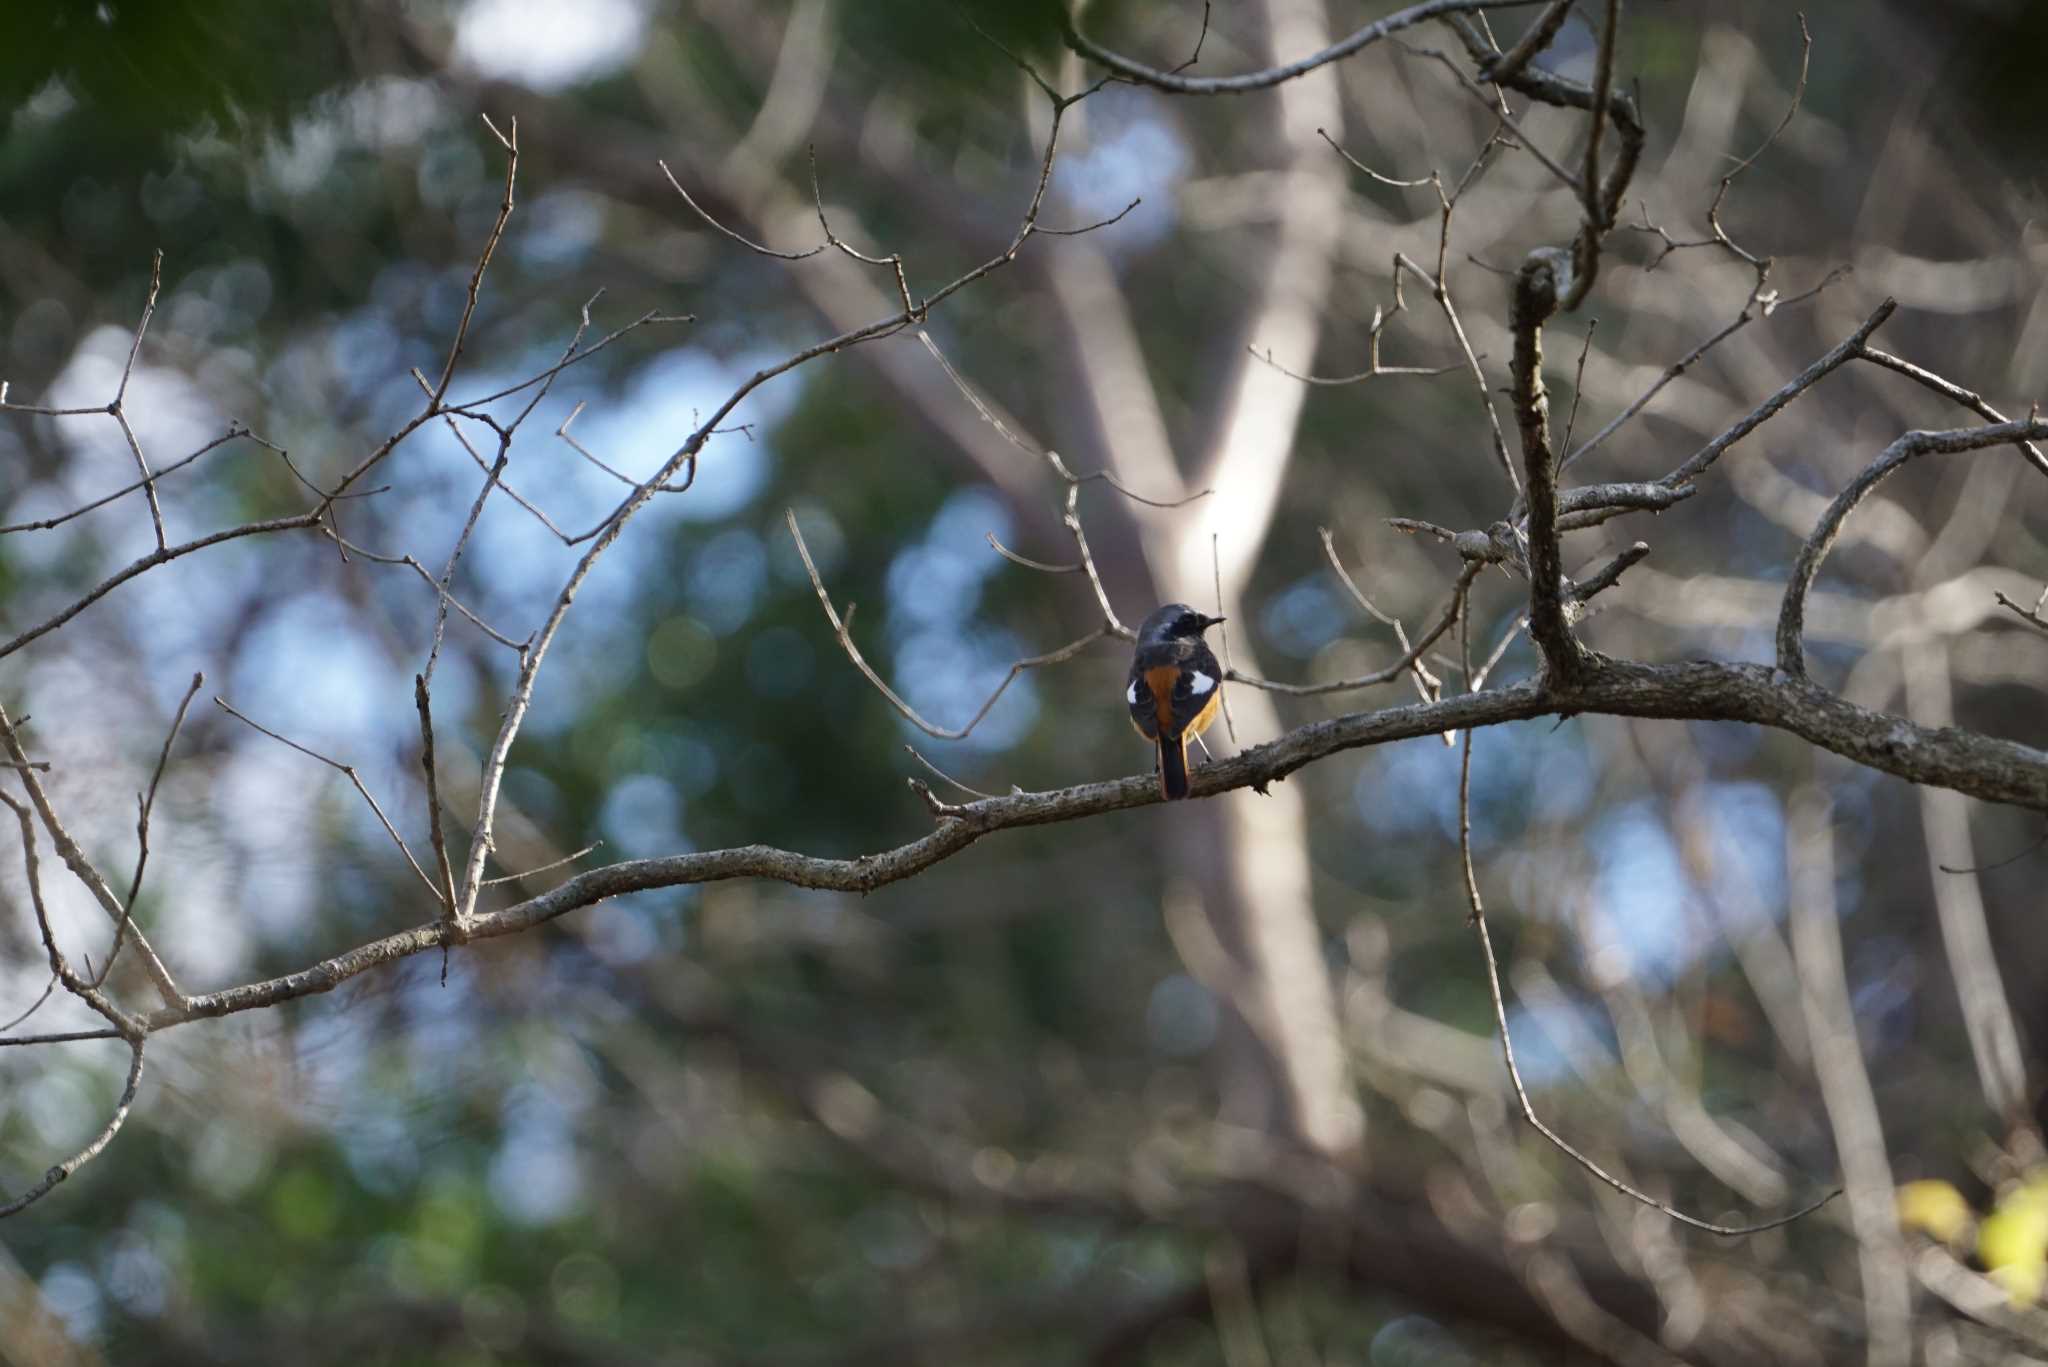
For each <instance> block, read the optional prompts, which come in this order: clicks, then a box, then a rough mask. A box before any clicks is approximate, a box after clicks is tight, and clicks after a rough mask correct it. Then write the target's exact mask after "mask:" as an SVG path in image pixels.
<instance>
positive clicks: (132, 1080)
mask: <svg viewBox="0 0 2048 1367" xmlns="http://www.w3.org/2000/svg"><path fill="white" fill-rule="evenodd" d="M99 1037H100V1036H99V1034H98V1032H96V1031H95V1032H91V1033H88V1034H74V1035H72V1036H70V1038H73V1039H93V1038H99ZM46 1038H47V1039H50V1040H54V1039H56V1038H57V1037H56V1036H49V1037H46ZM148 1039H149V1037H148V1036H147V1035H136V1036H135V1037H134V1038H132V1039H130V1040H129V1041H128V1049H129V1054H130V1057H129V1063H128V1079H127V1081H126V1082H125V1083H123V1084H122V1087H121V1097H120V1099H119V1100H118V1101H116V1102H115V1103H114V1113H113V1115H111V1116H109V1117H108V1118H107V1123H106V1124H105V1125H103V1126H101V1127H100V1132H99V1133H98V1134H96V1135H94V1136H93V1137H92V1139H91V1140H90V1141H89V1142H87V1144H86V1146H85V1147H84V1148H82V1149H80V1150H79V1151H78V1152H77V1153H74V1154H72V1155H71V1156H70V1157H69V1158H67V1159H65V1160H64V1161H63V1162H61V1163H59V1164H57V1165H56V1166H55V1167H53V1168H51V1169H49V1171H47V1172H45V1173H44V1174H43V1176H42V1180H41V1181H39V1182H37V1183H36V1184H35V1185H34V1186H32V1187H30V1188H29V1189H28V1190H27V1191H25V1192H23V1193H22V1194H21V1195H19V1196H17V1197H15V1198H14V1199H13V1200H11V1201H9V1202H7V1203H6V1204H4V1205H0V1219H5V1218H6V1217H7V1216H9V1215H14V1214H17V1213H18V1212H20V1211H23V1210H26V1209H28V1208H29V1207H30V1206H32V1205H34V1204H35V1203H36V1202H38V1201H40V1200H42V1199H43V1198H44V1197H45V1196H48V1195H49V1194H50V1192H51V1191H53V1190H54V1189H55V1188H56V1186H57V1184H58V1183H60V1182H63V1181H64V1180H65V1179H66V1178H68V1177H70V1176H71V1174H72V1173H74V1172H77V1171H78V1170H79V1169H80V1168H82V1167H84V1166H85V1165H86V1164H87V1163H90V1162H92V1160H93V1159H95V1158H97V1157H99V1156H100V1152H101V1150H103V1149H105V1148H106V1147H107V1145H108V1144H110V1143H112V1142H113V1140H114V1136H115V1135H116V1134H118V1133H120V1130H121V1125H122V1123H123V1122H124V1121H126V1120H127V1119H128V1111H129V1108H131V1107H132V1106H134V1104H135V1093H136V1090H137V1089H138V1088H139V1087H141V1085H142V1048H143V1045H144V1044H146V1043H147V1042H148ZM30 1042H31V1041H28V1040H7V1041H5V1043H8V1044H27V1043H30Z"/></svg>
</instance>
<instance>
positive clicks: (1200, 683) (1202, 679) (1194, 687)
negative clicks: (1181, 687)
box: [1188, 669, 1216, 698]
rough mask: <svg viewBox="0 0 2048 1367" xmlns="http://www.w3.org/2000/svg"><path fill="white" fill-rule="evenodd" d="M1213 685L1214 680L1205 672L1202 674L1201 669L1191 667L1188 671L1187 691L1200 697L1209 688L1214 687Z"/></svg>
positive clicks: (1214, 684)
mask: <svg viewBox="0 0 2048 1367" xmlns="http://www.w3.org/2000/svg"><path fill="white" fill-rule="evenodd" d="M1215 686H1216V681H1215V680H1214V679H1212V678H1210V677H1209V676H1208V675H1207V674H1204V673H1203V672H1202V671H1201V670H1199V669H1191V670H1189V671H1188V692H1190V693H1192V694H1194V695H1195V696H1196V697H1198V698H1199V697H1201V696H1202V694H1204V693H1207V692H1208V691H1209V690H1210V689H1212V688H1214V687H1215Z"/></svg>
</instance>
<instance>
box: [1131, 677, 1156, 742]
mask: <svg viewBox="0 0 2048 1367" xmlns="http://www.w3.org/2000/svg"><path fill="white" fill-rule="evenodd" d="M1124 702H1125V703H1126V704H1127V705H1128V706H1129V707H1130V709H1131V725H1133V726H1135V727H1137V728H1138V734H1139V735H1141V736H1143V737H1144V738H1145V739H1146V740H1158V739H1159V709H1158V704H1157V703H1156V702H1155V701H1154V700H1153V697H1152V686H1151V685H1150V684H1148V683H1146V682H1145V669H1144V661H1143V658H1142V657H1141V658H1140V659H1139V660H1137V661H1134V662H1133V663H1132V665H1131V677H1130V680H1129V682H1127V683H1126V684H1125V685H1124Z"/></svg>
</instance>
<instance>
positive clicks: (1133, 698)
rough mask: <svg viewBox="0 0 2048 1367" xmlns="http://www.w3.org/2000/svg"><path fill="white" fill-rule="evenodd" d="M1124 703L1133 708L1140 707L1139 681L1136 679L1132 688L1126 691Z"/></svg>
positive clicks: (1132, 681)
mask: <svg viewBox="0 0 2048 1367" xmlns="http://www.w3.org/2000/svg"><path fill="white" fill-rule="evenodd" d="M1124 701H1126V702H1128V703H1129V704H1130V705H1131V706H1133V707H1136V706H1137V705H1138V681H1137V680H1136V679H1133V680H1131V686H1130V687H1129V688H1126V689H1125V690H1124Z"/></svg>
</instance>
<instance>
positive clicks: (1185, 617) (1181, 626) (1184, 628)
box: [1173, 612, 1202, 636]
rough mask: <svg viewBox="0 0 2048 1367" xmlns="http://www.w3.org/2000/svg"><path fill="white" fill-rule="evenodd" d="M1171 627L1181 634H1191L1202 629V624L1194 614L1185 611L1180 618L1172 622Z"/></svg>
mask: <svg viewBox="0 0 2048 1367" xmlns="http://www.w3.org/2000/svg"><path fill="white" fill-rule="evenodd" d="M1173 629H1174V630H1175V631H1177V632H1179V633H1180V634H1181V635H1183V636H1192V635H1194V634H1195V633H1196V632H1198V631H1200V630H1201V629H1202V624H1201V622H1199V621H1198V620H1196V618H1195V614H1193V613H1192V612H1187V613H1182V614H1181V619H1180V620H1179V621H1178V622H1176V623H1174V626H1173Z"/></svg>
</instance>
